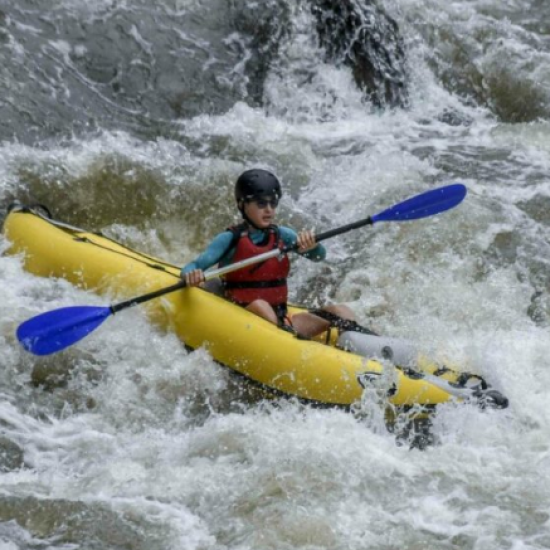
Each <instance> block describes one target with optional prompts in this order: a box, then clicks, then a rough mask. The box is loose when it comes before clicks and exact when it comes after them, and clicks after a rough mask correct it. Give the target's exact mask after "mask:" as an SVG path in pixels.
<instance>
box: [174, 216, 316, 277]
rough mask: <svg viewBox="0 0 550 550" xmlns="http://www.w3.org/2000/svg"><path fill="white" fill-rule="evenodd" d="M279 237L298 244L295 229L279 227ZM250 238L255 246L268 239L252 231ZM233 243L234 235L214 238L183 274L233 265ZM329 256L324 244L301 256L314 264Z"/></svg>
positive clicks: (286, 242) (186, 266)
mask: <svg viewBox="0 0 550 550" xmlns="http://www.w3.org/2000/svg"><path fill="white" fill-rule="evenodd" d="M278 229H279V235H280V237H281V239H282V241H283V243H284V245H285V246H293V245H295V244H296V241H297V239H298V234H297V233H296V231H294V229H290V228H289V227H284V226H279V227H278ZM250 238H251V239H252V242H253V243H254V244H261V243H262V241H264V239H265V238H266V233H265V232H264V231H261V230H257V231H253V230H252V231H250ZM232 241H233V233H232V232H231V231H224V232H222V233H219V234H218V235H216V237H214V239H213V240H212V242H211V243H210V244H209V245H208V246H207V247H206V250H205V251H204V252H203V253H202V254H200V255H199V256H198V257H197V258H195V260H193V261H192V262H189V263H188V264H186V265H185V266H183V268H182V269H181V274H182V275H185V274H186V273H189V272H190V271H193V270H194V269H202V270H203V271H206V270H207V269H208V268H209V267H212V266H213V265H216V264H219V265H220V266H221V267H223V266H225V265H227V264H230V263H232V261H233V256H234V255H235V246H231V242H232ZM326 255H327V252H326V249H325V247H324V246H323V245H322V244H318V245H317V246H316V247H315V248H314V249H313V250H309V251H308V252H305V253H304V254H301V256H304V257H305V258H307V259H308V260H311V261H313V262H320V261H322V260H324V259H325V257H326Z"/></svg>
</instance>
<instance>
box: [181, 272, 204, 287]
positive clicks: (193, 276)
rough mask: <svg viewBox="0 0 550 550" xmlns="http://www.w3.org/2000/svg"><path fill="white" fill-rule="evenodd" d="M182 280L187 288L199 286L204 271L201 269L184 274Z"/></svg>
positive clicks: (202, 280)
mask: <svg viewBox="0 0 550 550" xmlns="http://www.w3.org/2000/svg"><path fill="white" fill-rule="evenodd" d="M184 279H185V284H186V285H187V286H199V285H201V284H202V283H204V271H203V270H202V269H194V270H193V271H190V272H189V273H186V274H185V277H184Z"/></svg>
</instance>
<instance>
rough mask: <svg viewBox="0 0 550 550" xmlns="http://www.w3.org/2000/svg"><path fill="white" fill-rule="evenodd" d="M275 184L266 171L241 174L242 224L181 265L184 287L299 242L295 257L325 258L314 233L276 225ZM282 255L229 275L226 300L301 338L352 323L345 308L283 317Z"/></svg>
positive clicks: (286, 263) (237, 186)
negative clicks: (213, 272) (207, 273)
mask: <svg viewBox="0 0 550 550" xmlns="http://www.w3.org/2000/svg"><path fill="white" fill-rule="evenodd" d="M282 194H283V193H282V189H281V184H280V183H279V180H278V179H277V178H276V177H275V176H274V175H273V174H272V173H271V172H268V171H267V170H262V169H259V168H254V169H252V170H247V171H246V172H243V173H242V174H241V175H240V176H239V178H238V179H237V182H236V184H235V200H236V201H237V208H238V209H239V211H240V213H241V214H242V217H243V222H242V223H241V224H239V225H237V226H234V227H231V228H229V229H227V230H226V231H223V232H222V233H219V234H218V235H217V236H216V237H214V239H213V240H212V242H211V243H210V244H209V245H208V247H207V248H206V250H205V251H204V252H203V253H202V254H200V255H199V256H198V257H197V258H196V259H195V260H194V261H192V262H190V263H188V264H187V265H185V266H184V267H183V268H182V270H181V274H182V277H183V278H185V281H186V283H187V284H188V285H189V286H198V285H201V284H202V283H203V282H204V280H205V278H204V271H205V270H206V269H208V268H209V267H212V266H213V265H215V264H218V265H219V267H223V266H225V265H228V264H231V263H234V262H238V261H241V260H244V259H246V258H250V257H251V256H256V255H258V254H261V253H263V252H267V251H269V250H272V249H273V248H276V247H283V246H292V245H294V244H296V243H297V244H298V246H299V248H298V253H299V254H300V255H302V256H304V257H305V258H307V259H308V260H311V261H314V262H319V261H322V260H324V259H325V256H326V250H325V247H324V246H323V245H322V244H320V243H316V242H315V235H314V233H313V231H310V230H303V231H300V232H299V233H296V231H294V230H293V229H290V228H289V227H284V226H279V225H275V212H276V209H277V206H278V204H279V200H280V198H281V196H282ZM289 271H290V261H289V258H288V256H287V255H285V256H284V257H282V258H280V257H276V258H271V259H269V260H266V261H264V262H262V263H259V264H254V265H252V266H249V267H246V268H243V269H239V270H238V271H234V272H232V273H228V274H226V275H225V276H224V279H223V289H224V295H225V297H226V298H227V299H229V300H231V301H233V302H235V303H236V304H239V305H240V306H242V307H245V308H246V309H247V310H249V311H251V312H253V313H255V314H256V315H259V316H260V317H263V318H264V319H267V320H268V321H270V322H272V323H274V324H277V325H279V326H280V327H281V328H284V329H286V330H289V331H293V332H294V331H295V332H297V333H298V334H299V335H301V336H304V337H308V338H309V337H312V336H315V335H317V334H320V333H322V332H324V331H325V330H327V329H328V328H329V326H330V325H331V323H332V324H334V322H335V320H336V324H337V322H338V320H341V321H343V320H347V321H349V322H353V323H354V314H353V312H352V311H351V310H350V308H349V307H347V306H344V305H333V306H326V307H324V308H322V309H320V310H314V311H312V312H308V313H298V314H295V315H293V316H292V318H290V317H289V315H288V309H287V298H288V286H287V277H288V273H289Z"/></svg>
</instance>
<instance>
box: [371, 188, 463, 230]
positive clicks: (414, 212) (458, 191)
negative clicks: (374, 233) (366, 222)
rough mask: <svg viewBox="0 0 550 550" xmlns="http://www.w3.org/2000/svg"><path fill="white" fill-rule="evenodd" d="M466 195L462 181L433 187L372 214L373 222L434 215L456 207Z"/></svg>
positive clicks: (414, 218)
mask: <svg viewBox="0 0 550 550" xmlns="http://www.w3.org/2000/svg"><path fill="white" fill-rule="evenodd" d="M465 196H466V187H465V186H464V185H462V184H461V183H454V184H453V185H447V186H445V187H440V188H438V189H432V190H431V191H426V192H425V193H421V194H420V195H416V196H415V197H412V198H411V199H407V200H406V201H403V202H400V203H399V204H395V205H394V206H392V207H391V208H388V209H387V210H384V211H383V212H380V213H379V214H376V215H375V216H372V217H371V219H372V223H375V222H390V221H392V222H399V221H408V220H417V219H419V218H426V217H428V216H433V215H434V214H439V213H440V212H445V210H449V209H451V208H454V207H455V206H456V205H457V204H460V203H461V202H462V201H463V200H464V197H465Z"/></svg>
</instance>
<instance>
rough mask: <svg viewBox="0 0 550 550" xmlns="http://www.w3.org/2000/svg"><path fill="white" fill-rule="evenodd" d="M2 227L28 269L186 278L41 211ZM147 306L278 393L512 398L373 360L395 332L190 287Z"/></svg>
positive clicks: (82, 279) (123, 281)
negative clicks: (386, 335) (312, 331)
mask: <svg viewBox="0 0 550 550" xmlns="http://www.w3.org/2000/svg"><path fill="white" fill-rule="evenodd" d="M3 230H4V234H5V236H6V238H7V239H8V241H9V242H10V243H11V246H10V248H9V250H8V253H9V254H20V255H21V256H22V258H23V261H24V265H25V268H26V269H27V270H28V271H29V272H30V273H33V274H35V275H39V276H42V277H61V278H64V279H67V280H68V281H70V282H72V283H73V284H75V285H78V286H80V287H83V288H86V289H90V290H92V291H94V292H97V293H100V294H101V293H107V292H108V293H109V294H110V295H113V294H115V295H116V296H117V297H119V298H122V299H127V298H132V297H135V296H138V295H140V294H144V293H148V292H152V291H155V290H157V289H162V288H164V287H168V286H171V285H173V284H175V283H177V282H178V281H179V268H178V267H176V266H174V265H170V264H168V263H166V262H163V261H161V260H158V259H156V258H153V257H150V256H148V255H145V254H141V253H139V252H136V251H134V250H131V249H129V248H127V247H124V246H122V245H121V244H119V243H116V242H114V241H113V240H111V239H109V238H107V237H104V236H102V235H100V234H96V233H90V232H87V231H85V230H82V229H79V228H75V227H72V226H69V225H67V224H64V223H61V222H58V221H55V220H52V219H50V218H49V217H47V216H46V215H44V213H43V212H41V211H39V210H35V209H32V208H26V207H20V206H16V207H14V208H12V209H11V210H10V212H9V213H8V215H7V217H6V219H5V222H4V226H3ZM143 307H145V308H146V310H147V313H148V315H149V317H150V319H151V320H152V322H154V323H155V324H156V325H158V326H160V327H162V328H164V329H166V330H172V331H174V332H176V333H177V335H178V336H179V338H180V339H181V341H182V342H183V344H185V346H186V347H188V348H190V349H197V348H199V347H205V348H206V349H207V350H208V352H209V353H210V354H211V356H212V357H213V358H214V359H215V360H216V361H217V362H218V363H220V364H222V365H224V366H226V367H228V368H229V369H231V370H232V371H234V372H235V373H238V374H240V375H242V376H244V377H245V378H246V379H247V380H249V381H251V382H253V383H255V384H257V385H260V386H261V387H262V388H263V389H264V390H266V391H267V392H268V393H269V394H272V395H275V396H278V395H285V396H293V397H296V398H299V399H300V400H303V401H305V402H307V403H311V404H316V405H322V406H338V407H345V408H349V407H351V406H352V405H353V404H354V403H357V402H359V401H360V400H361V397H362V395H363V393H364V391H365V390H366V389H374V390H377V391H378V392H380V391H383V392H384V393H385V397H386V398H387V400H388V405H389V408H392V407H394V408H397V409H399V410H402V409H410V408H411V407H413V406H416V408H418V406H420V409H423V410H430V409H432V408H433V407H435V406H436V405H438V404H440V403H445V402H447V401H449V400H450V399H452V398H458V399H461V400H462V399H474V400H475V401H477V402H479V403H480V404H481V405H482V406H486V405H487V404H488V405H490V406H495V407H498V408H503V407H505V406H506V405H507V401H506V398H504V397H503V396H501V395H500V394H498V392H495V391H494V390H490V389H489V387H488V385H487V384H486V382H485V381H484V380H482V379H481V378H480V377H479V376H475V375H470V374H466V373H460V372H456V371H453V370H450V369H447V368H441V367H440V366H438V365H435V364H430V363H429V362H426V363H425V364H424V365H422V367H419V366H418V364H416V365H415V368H414V369H411V368H410V367H409V366H403V365H401V366H400V365H397V367H394V366H392V365H390V364H389V362H388V361H378V360H375V359H374V358H373V356H380V354H378V353H377V352H373V351H369V350H371V349H378V350H386V351H387V350H390V349H391V347H392V346H393V345H394V344H393V342H392V341H391V339H388V340H387V341H386V340H384V339H383V338H381V337H373V336H370V337H369V336H368V335H361V334H357V333H354V334H350V333H345V334H342V335H339V337H338V335H336V334H324V335H321V336H320V337H319V338H318V339H316V340H302V339H298V338H296V336H295V335H293V334H291V333H289V332H286V331H283V330H281V329H279V328H278V327H276V326H275V325H273V324H271V323H269V322H267V321H265V320H263V319H261V318H259V317H258V316H256V315H254V314H252V313H250V312H248V311H246V310H244V309H243V308H240V307H238V306H236V305H234V304H232V303H230V302H228V301H227V300H225V299H223V298H222V297H219V296H217V295H215V294H213V293H210V292H207V291H206V290H203V289H200V288H185V289H182V290H179V291H177V292H173V293H171V294H167V295H165V296H163V297H162V298H158V299H156V300H152V301H150V302H148V303H147V304H145V305H144V306H143ZM290 311H291V313H292V312H296V311H300V308H294V307H292V308H291V310H290ZM332 332H333V333H335V331H334V330H333V331H332ZM373 338H374V348H373V347H372V346H371V344H372V341H373ZM397 347H398V346H397ZM382 355H383V354H382ZM398 355H399V354H398Z"/></svg>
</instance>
